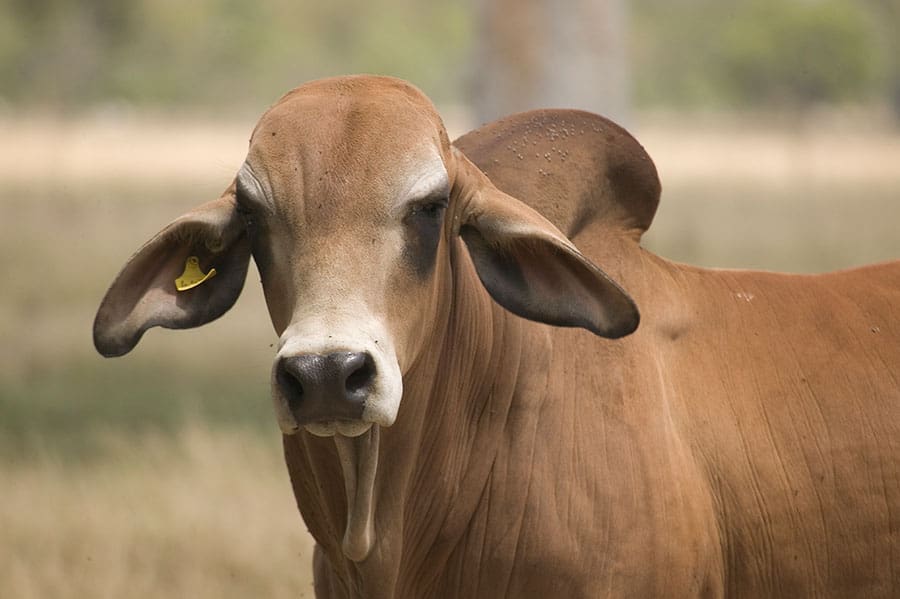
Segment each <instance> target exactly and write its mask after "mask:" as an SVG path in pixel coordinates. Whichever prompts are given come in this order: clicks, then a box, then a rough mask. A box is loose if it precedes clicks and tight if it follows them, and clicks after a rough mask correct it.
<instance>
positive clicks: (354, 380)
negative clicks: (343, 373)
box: [344, 353, 375, 395]
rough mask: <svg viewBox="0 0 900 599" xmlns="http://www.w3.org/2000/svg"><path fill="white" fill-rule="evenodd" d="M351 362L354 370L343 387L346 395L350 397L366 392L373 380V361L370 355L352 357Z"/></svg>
mask: <svg viewBox="0 0 900 599" xmlns="http://www.w3.org/2000/svg"><path fill="white" fill-rule="evenodd" d="M351 362H352V363H353V364H352V367H355V370H353V371H352V372H351V373H350V374H349V375H348V376H347V380H346V381H345V382H344V387H345V389H346V390H347V393H348V394H351V395H352V394H356V393H358V392H360V391H365V390H367V389H368V388H369V386H370V385H371V384H372V381H373V380H374V379H375V361H374V360H373V359H372V356H371V355H369V354H368V353H365V354H355V355H353V357H352V358H351ZM357 363H359V365H358V366H357Z"/></svg>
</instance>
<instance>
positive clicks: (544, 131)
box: [454, 109, 660, 240]
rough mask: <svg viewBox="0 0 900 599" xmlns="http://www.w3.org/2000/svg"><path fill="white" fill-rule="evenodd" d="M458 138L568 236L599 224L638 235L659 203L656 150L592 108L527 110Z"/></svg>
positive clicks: (494, 177)
mask: <svg viewBox="0 0 900 599" xmlns="http://www.w3.org/2000/svg"><path fill="white" fill-rule="evenodd" d="M454 144H455V145H456V147H457V148H459V149H460V150H462V152H463V153H464V154H465V155H466V156H468V158H469V159H470V160H471V161H472V162H474V163H475V164H476V165H477V166H478V167H479V168H480V169H481V170H482V171H483V172H484V173H485V174H487V176H488V177H489V178H490V179H491V181H493V183H494V184H495V185H496V186H497V187H499V188H500V189H501V190H503V191H504V192H506V193H508V194H509V195H512V196H514V197H516V198H518V199H520V200H522V201H523V202H525V203H526V204H528V205H530V206H531V207H532V208H534V209H536V210H537V211H538V212H540V213H541V214H543V215H544V216H545V217H546V218H548V219H549V220H550V221H551V222H553V224H555V225H556V226H557V227H558V228H559V229H560V230H561V231H563V232H564V233H565V234H566V235H567V236H568V237H569V238H574V237H576V236H577V235H578V234H579V233H580V232H581V231H583V230H584V229H586V228H587V227H588V226H589V225H591V224H593V223H598V222H599V223H602V224H603V225H604V226H605V228H610V229H615V230H620V231H622V232H623V233H624V234H627V235H630V236H632V237H634V239H635V240H639V239H640V237H641V235H642V234H643V233H644V231H646V230H647V229H648V228H649V227H650V223H651V222H652V221H653V215H654V214H655V213H656V208H657V206H658V204H659V195H660V183H659V177H658V175H657V173H656V167H655V166H654V164H653V161H652V160H651V159H650V156H649V155H648V154H647V152H646V151H645V150H644V148H643V147H642V146H641V144H639V143H638V142H637V140H635V139H634V138H633V137H632V136H631V135H630V134H629V133H628V132H627V131H625V129H623V128H622V127H620V126H618V125H616V124H615V123H613V122H612V121H610V120H609V119H606V118H603V117H601V116H599V115H596V114H592V113H590V112H584V111H580V110H561V109H546V110H534V111H529V112H523V113H519V114H515V115H512V116H509V117H506V118H503V119H500V120H498V121H494V122H492V123H488V124H486V125H484V126H482V127H480V128H478V129H476V130H474V131H471V132H470V133H467V134H465V135H463V136H462V137H460V138H459V139H457V140H456V141H455V142H454Z"/></svg>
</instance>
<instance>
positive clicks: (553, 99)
mask: <svg viewBox="0 0 900 599" xmlns="http://www.w3.org/2000/svg"><path fill="white" fill-rule="evenodd" d="M477 18H478V19H479V23H478V29H477V30H478V41H477V44H478V45H477V50H476V55H475V62H474V64H473V65H472V69H473V71H474V73H473V75H474V90H473V91H474V94H473V96H474V108H475V116H476V117H477V118H478V119H479V120H480V121H481V122H485V121H489V120H493V119H495V118H498V117H500V116H504V115H506V114H509V113H512V112H519V111H522V110H528V109H532V108H551V107H552V108H581V109H584V110H590V111H592V112H597V113H599V114H601V115H603V116H606V117H609V118H612V119H613V120H615V121H617V122H620V123H621V122H623V121H627V120H628V96H629V94H628V73H627V65H626V59H625V58H626V57H625V54H626V48H625V42H626V29H627V15H626V8H625V2H624V1H623V0H572V1H570V2H559V1H558V0H479V6H478V11H477Z"/></svg>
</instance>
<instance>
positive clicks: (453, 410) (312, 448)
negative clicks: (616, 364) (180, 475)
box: [285, 240, 528, 598]
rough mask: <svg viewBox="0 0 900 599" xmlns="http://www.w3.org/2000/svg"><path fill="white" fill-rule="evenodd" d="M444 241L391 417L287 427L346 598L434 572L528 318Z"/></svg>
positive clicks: (484, 465)
mask: <svg viewBox="0 0 900 599" xmlns="http://www.w3.org/2000/svg"><path fill="white" fill-rule="evenodd" d="M449 251H450V260H449V263H450V264H452V267H449V268H445V269H442V272H440V273H437V275H438V279H439V280H441V281H445V282H446V284H445V285H444V287H443V288H441V289H439V290H438V296H439V297H441V298H442V301H439V302H438V306H436V307H435V314H434V320H433V322H434V327H433V328H432V329H431V331H430V332H429V336H428V339H426V340H425V341H424V343H423V346H424V347H426V348H428V349H427V351H425V352H423V354H422V355H421V356H420V357H419V359H418V360H417V361H416V363H415V364H414V365H413V367H412V368H411V369H410V370H409V371H408V372H407V373H406V374H405V375H404V394H403V400H402V402H401V407H400V412H399V415H398V419H397V422H396V423H395V424H394V425H393V426H391V427H390V428H387V429H380V430H378V431H375V430H374V429H373V433H367V434H366V435H364V436H363V437H360V438H357V439H355V440H354V439H341V440H337V439H331V438H328V439H321V438H317V437H313V436H311V435H308V434H306V433H300V434H298V435H294V436H287V437H285V457H286V461H287V464H288V468H289V471H290V474H291V481H292V484H293V486H294V493H295V495H296V498H297V504H298V507H299V508H300V511H301V513H302V514H303V517H304V520H305V521H306V523H307V526H308V527H309V530H310V532H311V533H312V534H313V536H314V537H315V539H316V541H317V543H318V544H319V546H320V548H321V550H322V552H323V553H324V554H325V556H326V557H327V560H328V563H329V566H330V568H328V569H327V571H325V572H323V571H322V569H321V568H320V569H318V570H317V576H321V575H325V576H327V577H328V578H329V583H330V584H331V585H332V586H335V585H336V586H337V587H339V588H341V589H342V592H343V593H345V594H347V595H348V596H350V597H357V596H359V597H373V598H377V597H400V596H414V595H416V592H415V589H422V588H427V587H428V585H429V584H430V583H431V582H432V581H434V580H436V579H437V576H438V574H439V572H440V571H441V566H442V565H443V564H445V563H446V562H447V560H448V558H449V556H450V554H451V552H452V551H453V549H454V548H455V547H456V544H457V542H458V541H459V539H460V538H461V537H462V535H463V534H464V532H465V529H466V527H467V525H468V522H469V520H470V518H471V516H472V514H473V513H474V511H475V509H476V507H477V504H478V502H479V501H480V499H481V497H482V494H483V492H484V489H485V486H486V483H487V480H488V476H489V474H490V468H491V466H492V465H493V462H494V456H495V455H496V454H497V450H498V447H499V444H500V443H501V442H502V440H503V438H504V435H503V428H504V426H505V423H506V419H507V416H508V413H509V408H510V405H511V402H512V398H513V395H514V391H515V383H516V380H517V379H518V377H519V373H520V368H519V363H520V360H521V356H522V352H523V346H525V345H527V344H526V343H525V335H526V330H527V329H528V327H527V325H525V324H524V323H525V321H523V320H521V319H519V318H517V317H513V316H511V315H510V314H509V313H508V312H506V311H505V310H503V309H502V308H501V307H499V306H498V305H497V304H496V303H494V302H493V300H491V298H490V296H489V295H488V293H487V291H486V290H485V289H484V287H483V286H482V285H481V282H480V280H479V279H478V276H477V274H476V272H475V269H474V266H472V263H471V260H470V259H469V257H468V254H467V253H466V251H465V249H464V246H463V245H462V242H461V241H459V240H457V243H455V244H451V248H450V250H449ZM371 434H374V435H376V438H375V439H374V441H373V440H372V439H371V438H370V435H371ZM338 469H339V470H340V472H341V473H342V476H341V477H340V478H339V477H337V476H335V474H336V471H337V470H338ZM363 555H364V556H365V559H361V560H357V559H356V558H359V557H360V556H363ZM317 584H318V583H317Z"/></svg>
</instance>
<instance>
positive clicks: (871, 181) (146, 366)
mask: <svg viewBox="0 0 900 599" xmlns="http://www.w3.org/2000/svg"><path fill="white" fill-rule="evenodd" d="M898 25H900V1H898V0H728V1H722V0H634V1H632V2H626V1H624V0H619V1H611V0H571V1H570V2H558V1H551V0H526V1H519V0H517V1H513V0H448V1H446V2H442V3H423V2H415V1H413V0H368V1H367V2H356V1H351V0H332V1H331V2H328V3H319V2H312V1H309V0H260V1H258V2H252V3H251V2H241V1H238V0H193V1H191V2H184V1H183V0H152V1H151V0H130V1H129V0H81V1H79V2H72V1H70V0H0V206H2V216H0V248H2V250H0V260H2V270H0V272H2V273H3V282H2V283H0V340H2V342H0V597H16V598H31V597H122V596H128V597H194V598H203V597H247V596H257V597H297V596H301V597H302V596H307V597H309V596H311V595H312V591H311V586H310V544H309V540H308V538H307V537H306V533H305V527H304V525H303V523H302V521H301V520H300V517H299V515H298V514H297V512H296V508H295V506H294V504H293V497H292V494H291V490H290V485H289V483H288V480H287V476H286V473H285V470H284V467H283V464H282V460H281V455H280V437H279V434H278V432H277V428H276V426H275V422H274V418H273V415H272V410H271V408H270V405H269V400H268V376H269V375H268V373H269V367H270V360H271V357H272V355H273V353H274V350H273V346H272V344H273V343H274V342H275V336H274V334H273V333H272V330H271V325H270V323H269V321H268V317H267V315H266V311H265V306H264V303H263V301H262V297H261V292H260V290H259V286H258V285H257V284H256V281H257V279H258V277H257V275H256V273H255V272H251V274H250V276H249V277H248V284H247V287H246V288H245V290H244V294H243V296H242V298H241V300H240V301H239V302H238V304H237V306H236V307H235V308H234V309H233V310H232V311H231V312H229V313H228V314H227V315H226V316H224V317H223V318H222V319H220V320H219V321H216V322H214V323H212V324H210V325H208V326H206V327H203V328H201V329H197V330H194V331H177V332H173V331H160V330H154V331H151V332H150V333H148V334H147V335H146V337H145V338H144V340H143V342H142V343H141V345H140V347H139V348H138V349H137V350H136V351H135V352H133V353H132V354H130V355H128V356H126V357H124V358H121V359H117V360H104V359H101V358H100V357H99V356H97V355H96V354H95V352H94V350H93V347H92V345H91V336H90V331H91V323H92V319H93V316H94V311H95V309H96V307H97V305H98V303H99V301H100V299H101V297H102V295H103V293H104V292H105V290H106V287H107V285H108V284H109V283H110V282H111V281H112V278H113V277H114V276H115V274H116V273H117V272H118V269H119V268H120V267H121V266H122V264H124V262H125V260H126V259H127V258H128V256H129V255H130V254H131V253H132V252H133V251H134V250H135V249H137V247H139V245H140V244H141V243H143V242H144V241H145V240H146V239H148V238H149V237H151V236H152V235H153V234H155V233H156V232H157V231H158V230H159V229H161V228H162V227H163V226H164V225H165V224H166V223H168V222H169V221H170V220H172V219H173V218H175V217H176V216H178V215H180V214H182V213H184V212H185V211H187V210H188V209H190V208H191V207H193V206H195V205H197V204H199V203H201V202H204V201H206V200H209V199H212V198H214V197H216V196H217V195H218V193H219V192H220V191H221V190H222V189H223V188H224V187H225V186H227V185H228V183H229V182H230V179H231V177H232V176H233V174H234V172H235V171H236V170H237V168H238V166H239V165H240V163H241V162H242V160H243V157H244V151H245V148H246V143H247V139H248V138H249V134H250V131H251V129H252V127H253V125H254V123H255V121H256V118H257V117H258V116H259V114H260V113H261V112H262V111H263V110H264V109H265V108H266V107H267V106H268V105H269V104H271V103H272V102H273V101H274V100H275V99H277V98H278V97H279V96H280V95H281V94H282V93H283V92H285V91H286V90H288V89H290V88H291V87H294V86H295V85H297V84H299V83H301V82H303V81H306V80H309V79H313V78H317V77H321V76H327V75H336V74H346V73H354V72H374V73H381V74H390V75H395V76H399V77H403V78H406V79H409V80H411V81H412V82H414V83H415V84H417V85H418V86H419V87H421V88H422V89H423V90H424V91H425V92H426V93H427V94H428V95H429V96H430V97H431V98H432V99H433V100H434V101H435V102H436V104H437V105H438V107H439V109H440V110H441V112H442V114H443V115H444V117H445V119H446V122H447V126H448V128H449V129H450V131H451V135H458V134H461V133H463V132H465V131H466V130H468V129H469V128H472V127H474V126H477V125H478V124H480V123H482V122H484V121H486V120H489V119H493V118H495V117H497V116H501V115H503V114H506V113H509V112H512V111H517V110H524V109H528V108H534V107H541V106H559V107H578V108H585V109H589V110H593V111H596V112H600V113H602V114H605V115H608V116H611V117H613V118H614V119H616V120H618V121H619V122H621V123H623V124H625V125H626V126H627V127H628V128H629V129H630V130H631V131H632V132H633V133H634V134H635V135H636V136H637V137H638V139H639V140H640V141H641V142H642V143H643V144H644V145H645V147H646V148H647V150H648V152H649V153H650V155H651V156H652V157H653V158H654V160H655V161H656V164H657V167H658V169H659V172H660V176H661V178H662V182H663V189H664V191H663V198H662V203H661V207H660V211H659V213H658V215H657V218H656V221H655V223H654V226H653V228H652V229H651V230H650V232H649V233H648V235H647V236H646V237H645V240H646V245H647V246H648V247H649V248H651V249H652V250H653V251H656V252H658V253H660V254H662V255H664V256H667V257H670V258H673V259H676V260H681V261H688V262H693V263H697V264H702V265H709V266H723V267H750V268H765V269H777V270H791V271H798V272H820V271H826V270H831V269H838V268H845V267H850V266H854V265H858V264H863V263H866V262H872V261H879V260H887V259H892V258H897V257H898V256H900V236H898V231H900V125H898V119H900V48H898V45H900V42H898V40H900V27H898Z"/></svg>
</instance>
